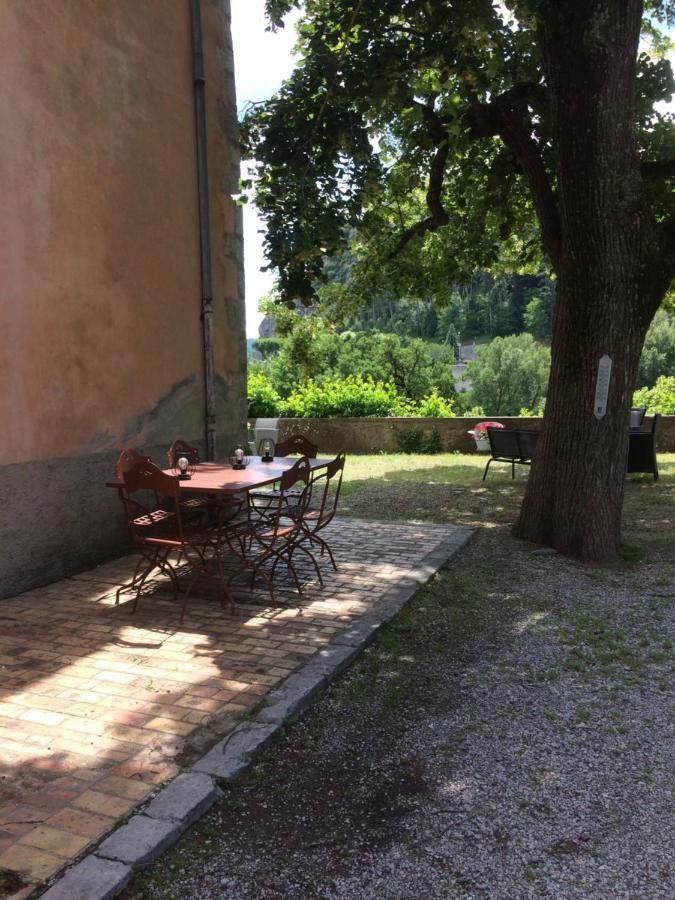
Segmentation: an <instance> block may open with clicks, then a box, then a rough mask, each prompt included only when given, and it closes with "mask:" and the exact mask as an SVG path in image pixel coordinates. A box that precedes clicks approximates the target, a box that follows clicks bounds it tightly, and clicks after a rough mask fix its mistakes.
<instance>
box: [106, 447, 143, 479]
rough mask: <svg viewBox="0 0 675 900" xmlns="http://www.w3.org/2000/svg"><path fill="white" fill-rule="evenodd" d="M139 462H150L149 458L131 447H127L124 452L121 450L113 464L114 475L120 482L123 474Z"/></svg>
mask: <svg viewBox="0 0 675 900" xmlns="http://www.w3.org/2000/svg"><path fill="white" fill-rule="evenodd" d="M139 460H145V461H146V462H151V461H152V460H151V459H150V457H149V456H145V455H144V454H143V453H141V452H140V450H136V449H134V448H133V447H127V448H126V449H125V450H122V452H121V453H120V455H119V457H118V459H117V462H116V463H115V475H117V477H118V478H119V479H120V480H122V478H123V475H124V473H125V472H128V471H129V470H130V469H132V468H133V466H134V465H135V464H136V463H137V462H138V461H139Z"/></svg>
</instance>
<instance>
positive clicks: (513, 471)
mask: <svg viewBox="0 0 675 900" xmlns="http://www.w3.org/2000/svg"><path fill="white" fill-rule="evenodd" d="M515 477H516V461H515V459H512V460H511V480H513V479H514V478H515Z"/></svg>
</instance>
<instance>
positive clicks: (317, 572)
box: [291, 544, 323, 587]
mask: <svg viewBox="0 0 675 900" xmlns="http://www.w3.org/2000/svg"><path fill="white" fill-rule="evenodd" d="M295 550H301V551H302V552H303V553H304V554H305V556H308V557H309V558H310V560H311V561H312V565H313V566H314V569H315V570H316V574H317V578H318V579H319V584H320V585H321V586H322V587H323V578H322V577H321V570H320V569H319V564H318V563H317V561H316V560H315V559H314V557H313V555H312V554H311V553H310V552H309V550H308V549H307V547H303V546H302V544H296V545H295V547H294V548H293V551H292V552H294V551H295ZM291 555H292V553H291Z"/></svg>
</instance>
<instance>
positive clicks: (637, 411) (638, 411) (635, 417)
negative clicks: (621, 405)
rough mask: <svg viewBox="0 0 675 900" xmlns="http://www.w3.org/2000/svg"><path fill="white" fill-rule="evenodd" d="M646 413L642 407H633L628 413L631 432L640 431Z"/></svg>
mask: <svg viewBox="0 0 675 900" xmlns="http://www.w3.org/2000/svg"><path fill="white" fill-rule="evenodd" d="M646 412H647V410H646V408H645V407H644V406H641V407H640V406H634V407H633V408H632V409H631V411H630V421H629V428H630V430H631V431H642V423H643V422H644V419H645V413H646Z"/></svg>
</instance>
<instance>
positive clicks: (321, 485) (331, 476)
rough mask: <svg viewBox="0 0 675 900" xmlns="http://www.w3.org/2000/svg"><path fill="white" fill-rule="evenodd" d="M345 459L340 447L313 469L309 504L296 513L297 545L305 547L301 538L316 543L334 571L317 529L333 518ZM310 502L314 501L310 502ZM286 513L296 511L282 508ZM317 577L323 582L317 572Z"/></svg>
mask: <svg viewBox="0 0 675 900" xmlns="http://www.w3.org/2000/svg"><path fill="white" fill-rule="evenodd" d="M345 459H346V456H345V452H344V450H341V451H340V452H339V453H338V455H337V456H336V457H335V459H334V460H332V461H331V462H329V463H328V465H327V466H326V467H325V468H323V469H318V470H317V471H316V472H314V473H313V476H312V481H311V484H310V491H309V496H310V501H309V502H310V504H312V505H309V504H308V506H307V507H306V508H305V509H304V510H303V511H302V512H299V513H298V515H299V516H300V523H301V525H302V531H303V537H302V538H301V540H300V542H299V545H298V546H299V548H300V549H305V548H303V547H302V544H303V542H308V543H309V544H310V545H311V544H316V545H318V546H319V547H320V548H321V556H323V554H324V551H326V552H327V553H328V556H329V557H330V561H331V565H332V566H333V569H335V571H336V572H337V566H336V564H335V557H334V556H333V551H332V550H331V548H330V546H329V545H328V542H327V541H326V540H325V538H323V537H321V536H320V535H319V533H318V532H320V531H323V529H324V528H327V527H328V526H329V525H330V523H331V522H332V521H333V519H334V518H335V513H336V512H337V507H338V501H339V499H340V489H341V488H342V475H343V473H344V468H345ZM313 504H317V505H316V506H314V505H313ZM286 515H291V516H295V515H296V513H295V511H294V509H293V508H291V509H287V510H286ZM317 571H318V567H317ZM319 580H320V581H321V583H322V584H323V580H322V579H321V575H320V574H319Z"/></svg>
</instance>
